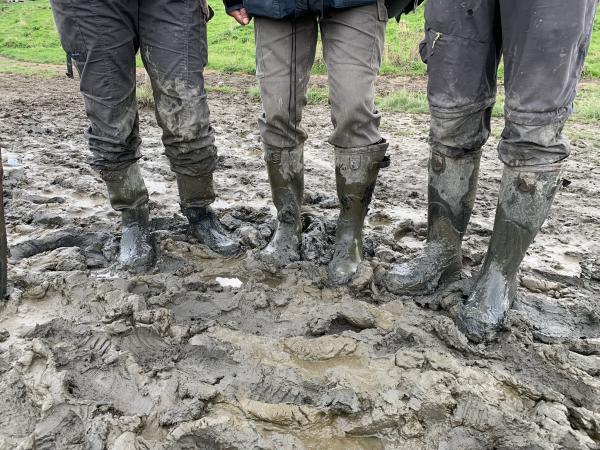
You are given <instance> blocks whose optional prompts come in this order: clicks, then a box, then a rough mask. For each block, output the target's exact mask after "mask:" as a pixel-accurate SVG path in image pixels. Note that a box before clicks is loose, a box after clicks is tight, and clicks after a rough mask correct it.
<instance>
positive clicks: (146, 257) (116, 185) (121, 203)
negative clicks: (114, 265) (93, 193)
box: [101, 163, 155, 270]
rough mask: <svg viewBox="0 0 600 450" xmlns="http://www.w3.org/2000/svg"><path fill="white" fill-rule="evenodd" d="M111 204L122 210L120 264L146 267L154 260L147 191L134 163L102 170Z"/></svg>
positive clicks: (138, 169)
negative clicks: (124, 166)
mask: <svg viewBox="0 0 600 450" xmlns="http://www.w3.org/2000/svg"><path fill="white" fill-rule="evenodd" d="M101 176H102V178H103V179H104V182H105V183H106V187H107V188H108V197H109V199H110V203H111V205H112V207H113V208H114V209H115V210H116V211H120V212H121V227H122V233H121V244H120V249H119V257H118V262H119V265H120V266H121V267H123V268H126V269H138V270H139V269H145V268H148V267H150V266H151V265H152V264H153V262H154V256H155V255H154V246H153V244H152V239H151V233H150V212H149V209H148V191H147V190H146V185H145V184H144V179H143V178H142V174H141V172H140V166H139V165H138V164H137V163H133V164H132V165H130V166H129V167H127V168H126V169H122V170H111V171H102V172H101Z"/></svg>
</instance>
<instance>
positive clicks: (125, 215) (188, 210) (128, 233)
mask: <svg viewBox="0 0 600 450" xmlns="http://www.w3.org/2000/svg"><path fill="white" fill-rule="evenodd" d="M102 178H103V179H104V181H105V183H106V186H107V188H108V194H109V199H110V202H111V205H112V206H113V208H114V209H115V210H117V211H120V212H121V226H122V236H121V245H120V250H119V257H118V262H119V264H120V265H121V266H122V267H124V268H130V269H143V268H147V267H149V266H151V265H152V264H153V262H154V258H155V254H154V246H153V243H152V239H151V232H150V214H149V209H148V191H147V190H146V185H145V184H144V179H143V178H142V175H141V172H140V167H139V165H138V164H137V163H134V164H132V165H130V166H129V167H127V168H126V169H122V170H116V171H105V172H102ZM177 186H178V188H179V196H180V199H181V210H182V212H183V214H184V215H185V216H186V217H187V219H188V221H189V224H190V229H191V232H192V235H193V236H194V238H196V239H197V240H198V241H199V242H200V243H202V244H204V245H206V246H208V247H210V248H211V249H212V250H214V251H216V252H219V253H221V254H223V255H225V256H233V255H235V254H237V253H238V251H239V244H238V243H237V242H235V241H233V240H231V239H230V238H228V237H227V235H226V234H225V232H224V231H223V228H222V226H221V224H220V222H219V220H218V218H217V217H216V216H215V214H214V212H213V211H212V210H211V209H210V207H209V205H210V204H211V203H212V202H213V201H214V199H215V194H214V190H213V179H212V174H211V175H204V176H189V175H182V174H177Z"/></svg>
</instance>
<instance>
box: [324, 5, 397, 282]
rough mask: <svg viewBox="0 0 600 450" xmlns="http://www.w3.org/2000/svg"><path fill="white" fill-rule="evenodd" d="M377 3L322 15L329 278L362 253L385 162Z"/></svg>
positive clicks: (341, 277) (346, 275) (382, 19)
mask: <svg viewBox="0 0 600 450" xmlns="http://www.w3.org/2000/svg"><path fill="white" fill-rule="evenodd" d="M386 20H387V17H386V16H381V15H380V10H379V8H378V5H369V6H364V7H356V8H350V9H347V10H340V11H333V12H331V13H329V14H328V15H326V16H325V17H324V18H323V20H322V21H321V34H322V40H323V55H324V58H325V63H326V64H327V72H328V79H329V98H330V104H331V119H332V122H333V126H334V131H333V134H332V135H331V137H330V138H329V142H330V143H331V144H333V145H334V146H335V160H336V162H335V170H336V172H335V173H336V187H337V193H338V197H339V200H340V214H339V217H338V222H337V230H336V239H335V250H334V255H333V258H332V260H331V262H330V264H329V278H330V282H332V283H334V284H345V283H347V282H349V281H350V280H351V279H352V277H353V276H354V275H355V274H356V272H357V271H358V268H359V265H360V263H361V261H362V259H363V224H364V219H365V217H366V214H367V211H368V207H369V204H370V202H371V198H372V195H373V191H374V189H375V183H376V180H377V175H378V173H379V169H380V168H382V167H386V166H387V165H389V160H388V159H387V158H386V156H385V153H386V150H387V147H388V144H387V143H386V142H385V141H384V140H383V139H382V138H381V134H380V133H379V122H380V120H381V115H380V114H379V112H378V111H377V110H376V109H375V102H374V98H375V80H376V78H377V74H378V72H379V67H380V65H381V58H382V54H383V43H384V35H385V23H386Z"/></svg>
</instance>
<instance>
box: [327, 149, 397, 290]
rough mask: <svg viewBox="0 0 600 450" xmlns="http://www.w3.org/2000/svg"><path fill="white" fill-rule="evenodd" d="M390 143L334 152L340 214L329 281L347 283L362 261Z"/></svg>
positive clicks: (339, 283)
mask: <svg viewBox="0 0 600 450" xmlns="http://www.w3.org/2000/svg"><path fill="white" fill-rule="evenodd" d="M387 148H388V143H387V142H385V141H382V142H380V143H377V144H374V145H369V146H367V147H358V148H339V147H336V149H335V181H336V187H337V194H338V198H339V201H340V214H339V217H338V221H337V229H336V234H335V249H334V253H333V258H332V260H331V262H330V263H329V281H330V283H331V284H333V285H341V284H346V283H348V282H349V281H350V280H351V279H352V277H353V276H354V275H355V274H356V272H357V271H358V268H359V265H360V263H361V262H362V260H363V224H364V221H365V217H366V215H367V212H368V210H369V204H370V203H371V198H372V197H373V191H374V189H375V183H376V181H377V176H378V174H379V170H380V169H381V168H384V167H387V166H389V163H390V161H389V157H387V156H386V154H385V153H386V151H387Z"/></svg>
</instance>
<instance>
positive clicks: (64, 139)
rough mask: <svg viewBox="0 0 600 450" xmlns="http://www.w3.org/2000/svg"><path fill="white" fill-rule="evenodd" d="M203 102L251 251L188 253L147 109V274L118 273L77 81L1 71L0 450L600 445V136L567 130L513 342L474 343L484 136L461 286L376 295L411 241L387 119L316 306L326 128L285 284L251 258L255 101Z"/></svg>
mask: <svg viewBox="0 0 600 450" xmlns="http://www.w3.org/2000/svg"><path fill="white" fill-rule="evenodd" d="M208 82H209V84H212V85H217V84H219V83H228V84H229V83H231V84H234V85H235V83H236V78H235V77H227V78H222V77H220V76H219V75H216V74H212V75H210V76H209V77H208ZM244 82H247V80H246V79H243V80H240V83H244ZM388 84H389V83H388ZM392 84H393V83H392ZM421 84H422V83H421ZM384 86H385V82H384ZM210 104H211V110H212V118H213V122H214V126H215V129H216V131H217V143H218V146H219V150H220V163H219V169H218V172H217V174H216V182H217V185H218V191H219V200H218V201H217V203H216V204H215V209H216V211H217V212H218V214H219V216H220V217H221V218H222V220H223V223H224V224H225V226H226V227H227V229H228V230H229V231H230V232H231V234H232V235H234V236H236V237H237V238H239V239H240V240H241V241H242V242H243V245H244V253H243V254H242V255H241V256H240V257H238V258H234V259H224V258H222V257H220V256H218V255H216V254H214V253H212V252H210V251H209V250H208V249H206V248H204V247H202V246H201V245H199V244H198V243H197V242H194V241H193V239H191V238H190V237H189V235H188V233H187V228H186V224H185V220H184V218H183V216H182V215H181V214H180V212H179V208H178V203H177V201H178V199H177V195H176V188H175V180H174V176H173V174H172V172H171V171H170V169H169V165H168V162H167V160H166V158H165V156H164V155H163V148H162V144H161V140H160V136H161V131H160V129H159V128H158V127H157V125H156V122H155V120H154V117H153V114H152V112H150V111H142V112H141V129H142V134H143V138H144V144H143V153H144V158H143V160H142V161H141V166H142V169H143V173H144V176H145V178H146V182H147V185H148V188H149V191H150V194H151V213H152V217H153V229H154V232H153V234H154V238H155V241H156V249H157V253H158V261H157V265H156V268H155V269H154V270H152V271H150V272H148V273H145V274H132V273H127V272H123V271H120V270H119V269H118V268H117V267H116V265H115V255H116V251H117V249H118V242H119V216H118V214H116V213H115V212H113V211H112V210H111V209H110V207H109V205H108V201H107V195H106V192H105V188H104V186H103V183H102V182H101V180H100V178H99V177H98V175H97V174H96V173H94V172H93V171H92V170H91V169H90V168H89V167H88V164H87V156H88V153H87V149H86V144H85V139H84V136H83V132H84V130H85V128H86V124H87V122H86V117H85V114H84V112H83V106H82V101H81V99H80V97H79V95H78V92H77V82H76V81H70V80H66V79H56V78H51V79H45V80H41V79H37V78H33V77H32V78H30V77H25V76H9V75H0V137H1V139H2V147H3V153H4V155H3V159H4V164H5V189H6V198H5V204H6V220H7V224H8V236H9V242H10V247H11V252H12V257H11V264H10V267H9V278H10V289H9V290H10V298H9V299H8V300H7V301H6V302H4V303H3V304H2V305H1V306H0V341H2V342H1V343H0V449H13V448H19V449H94V450H101V449H105V448H106V449H120V450H126V449H330V450H334V449H343V450H350V449H369V450H371V449H492V448H494V449H597V448H600V166H599V162H600V136H599V135H598V128H597V124H577V123H571V124H570V125H569V127H568V130H567V131H568V133H569V136H570V138H571V141H572V143H573V154H572V157H571V158H570V160H569V162H568V164H567V167H566V172H565V174H564V180H563V183H562V184H563V188H562V190H561V192H560V193H559V195H558V198H557V201H556V205H555V207H554V209H553V210H552V213H551V216H550V218H549V219H548V221H547V222H546V224H545V226H544V228H543V230H542V232H541V233H540V235H539V236H538V238H537V239H536V241H535V243H534V245H533V246H532V247H531V249H530V251H529V253H528V256H527V257H526V259H525V261H524V264H523V267H522V271H521V274H520V278H519V280H520V289H519V292H518V299H517V301H516V303H515V305H514V309H513V310H512V311H511V312H510V314H509V317H508V320H507V324H506V329H505V330H504V331H502V332H501V333H500V334H499V335H498V338H497V340H495V341H494V342H491V343H488V344H485V345H474V344H472V343H470V342H469V341H468V340H467V339H466V338H465V337H464V336H463V335H462V334H461V333H460V331H459V330H458V329H457V328H456V326H455V325H454V322H453V319H452V317H453V314H454V311H455V307H456V305H457V304H458V303H459V302H461V301H462V300H463V299H464V298H465V296H466V295H468V293H469V290H470V288H471V285H472V279H473V277H475V276H476V275H477V271H478V269H479V266H480V264H481V262H482V259H483V257H484V254H485V252H486V249H487V243H488V241H489V237H490V234H491V227H492V222H493V218H494V209H495V204H496V199H497V192H498V186H499V180H500V176H501V166H500V163H499V162H498V160H497V157H496V150H495V147H496V145H497V143H498V134H499V132H500V131H501V123H500V122H498V121H496V122H495V123H494V133H495V134H494V137H493V138H492V139H490V142H489V143H488V144H487V145H486V149H485V155H484V160H483V164H482V174H481V179H480V185H479V191H478V196H477V204H476V208H475V213H474V216H473V218H472V221H471V224H470V227H469V231H468V234H467V236H466V239H465V244H464V270H463V273H462V277H461V279H460V280H458V281H456V282H454V283H452V284H450V285H448V286H445V287H444V288H443V289H442V290H440V291H439V292H438V293H436V294H435V295H431V296H422V297H414V298H413V297H397V296H394V295H391V294H389V293H387V292H386V290H385V286H382V285H381V284H380V283H379V282H378V279H379V278H380V275H381V273H383V271H385V270H386V269H387V268H388V267H389V265H390V264H392V263H394V262H397V261H405V260H408V259H410V258H411V257H413V256H414V255H415V254H416V253H417V252H418V251H419V249H420V248H422V247H423V245H424V238H425V230H426V171H427V158H428V147H427V133H428V118H427V117H426V116H418V115H404V114H400V113H389V114H386V115H385V117H384V120H383V123H382V130H383V133H384V135H385V136H386V138H387V139H389V141H390V142H391V155H392V160H393V163H392V166H391V167H390V168H388V169H386V170H384V171H382V173H381V176H380V180H379V182H378V185H377V188H376V191H375V200H374V202H373V204H372V208H371V210H370V213H369V217H368V224H367V229H366V245H365V246H366V253H367V261H366V263H365V264H364V266H363V267H362V268H361V272H360V276H359V277H358V278H357V279H356V280H355V281H354V282H353V283H352V285H351V286H349V287H348V288H341V289H331V288H329V287H327V285H326V283H325V280H326V277H325V275H326V270H325V268H326V264H327V262H328V260H329V258H330V257H331V252H332V242H333V235H334V232H335V217H336V211H337V199H336V195H335V183H334V180H333V176H334V175H333V166H332V162H333V161H332V160H333V152H332V149H331V148H330V146H329V145H328V144H327V143H326V139H327V136H328V134H329V133H330V131H331V126H330V118H329V110H328V108H327V107H326V106H309V107H308V108H307V110H306V114H305V119H304V123H305V126H306V128H307V129H308V130H309V133H310V139H309V141H308V143H307V146H306V157H305V160H306V194H305V211H304V214H303V218H304V242H303V255H302V257H303V258H302V261H300V262H298V263H295V264H293V265H291V266H289V267H287V268H286V269H284V270H279V271H278V270H274V269H273V268H271V267H268V266H265V265H264V264H262V263H261V262H260V261H259V260H258V259H257V257H256V252H257V250H258V249H260V248H261V247H262V246H264V245H265V244H266V242H267V241H268V239H269V237H270V235H271V234H272V232H273V227H274V214H273V209H272V207H271V201H270V192H269V186H268V183H267V179H266V173H265V169H264V165H263V159H262V151H261V147H260V141H259V136H258V133H257V127H256V118H257V117H258V115H259V113H260V105H259V104H258V103H256V102H253V101H252V99H251V98H250V97H249V96H247V95H244V94H241V93H240V94H235V93H233V94H225V93H220V94H219V93H212V94H211V95H210Z"/></svg>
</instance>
